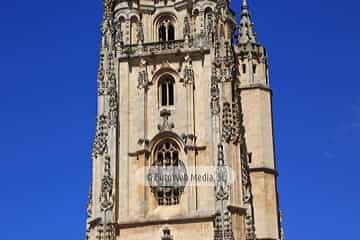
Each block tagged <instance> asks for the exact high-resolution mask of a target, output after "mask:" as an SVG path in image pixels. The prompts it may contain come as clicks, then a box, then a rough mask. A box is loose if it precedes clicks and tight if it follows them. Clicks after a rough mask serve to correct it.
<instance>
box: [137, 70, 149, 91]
mask: <svg viewBox="0 0 360 240" xmlns="http://www.w3.org/2000/svg"><path fill="white" fill-rule="evenodd" d="M148 84H149V78H148V74H147V72H146V70H142V71H140V72H139V77H138V88H139V89H147V88H148Z"/></svg>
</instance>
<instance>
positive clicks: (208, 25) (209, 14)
mask: <svg viewBox="0 0 360 240" xmlns="http://www.w3.org/2000/svg"><path fill="white" fill-rule="evenodd" d="M212 21H213V11H212V9H211V8H210V7H208V8H206V10H205V31H206V33H208V34H209V33H210V32H211V30H212V25H213V22H212Z"/></svg>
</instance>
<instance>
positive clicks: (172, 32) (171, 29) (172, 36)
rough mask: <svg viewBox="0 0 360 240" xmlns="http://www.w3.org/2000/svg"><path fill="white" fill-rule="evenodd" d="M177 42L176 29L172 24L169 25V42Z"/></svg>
mask: <svg viewBox="0 0 360 240" xmlns="http://www.w3.org/2000/svg"><path fill="white" fill-rule="evenodd" d="M174 40H175V29H174V26H173V25H172V24H169V27H168V41H174Z"/></svg>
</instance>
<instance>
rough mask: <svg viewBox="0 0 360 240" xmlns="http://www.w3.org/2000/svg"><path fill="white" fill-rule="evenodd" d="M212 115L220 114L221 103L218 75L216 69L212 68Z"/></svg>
mask: <svg viewBox="0 0 360 240" xmlns="http://www.w3.org/2000/svg"><path fill="white" fill-rule="evenodd" d="M210 91H211V106H210V108H211V114H212V115H217V114H219V113H220V103H219V87H218V77H217V73H216V68H215V67H213V68H212V73H211V90H210Z"/></svg>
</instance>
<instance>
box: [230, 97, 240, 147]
mask: <svg viewBox="0 0 360 240" xmlns="http://www.w3.org/2000/svg"><path fill="white" fill-rule="evenodd" d="M240 104H241V103H240V97H239V93H237V92H236V93H235V96H234V100H233V107H232V110H233V114H232V115H233V127H232V135H231V140H232V141H233V143H234V144H237V143H238V142H239V140H240V135H241V134H242V132H241V130H242V125H241V123H242V113H241V106H240Z"/></svg>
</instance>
